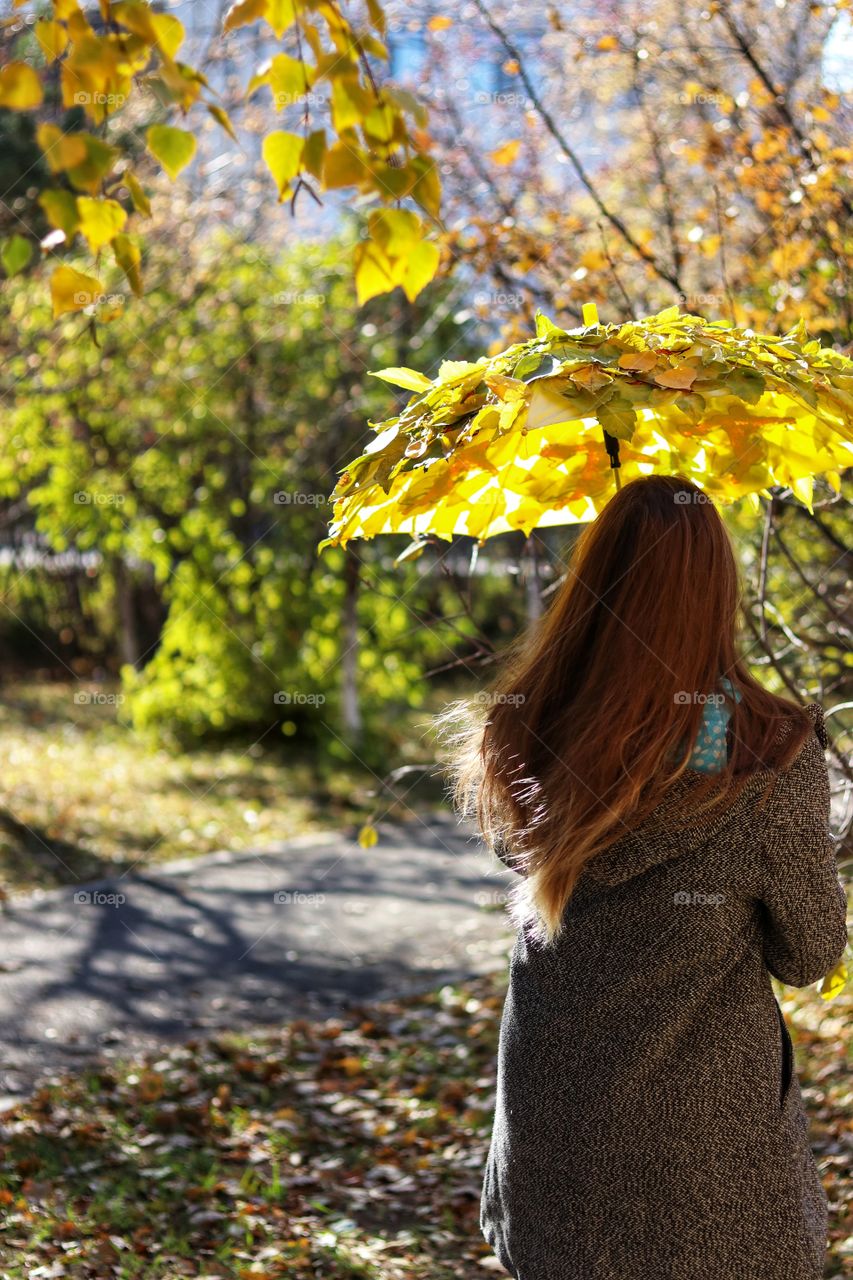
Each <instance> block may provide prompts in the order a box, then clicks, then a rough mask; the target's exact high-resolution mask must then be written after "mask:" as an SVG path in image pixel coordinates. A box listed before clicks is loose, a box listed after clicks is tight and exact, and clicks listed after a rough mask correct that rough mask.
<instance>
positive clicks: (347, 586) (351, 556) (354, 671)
mask: <svg viewBox="0 0 853 1280" xmlns="http://www.w3.org/2000/svg"><path fill="white" fill-rule="evenodd" d="M359 569H360V564H359V560H358V556H357V555H356V554H355V552H354V551H352V550H351V549H350V548H349V547H347V550H346V560H345V562H344V610H343V613H344V616H343V624H344V625H343V642H344V651H343V655H342V657H341V677H342V700H341V701H342V722H343V730H344V738H345V739H346V741H347V742H349V743H351V744H355V743H357V742H359V741H360V739H361V734H362V728H363V725H362V719H361V707H360V706H359V701H358V647H359V636H358V591H359V585H360V582H359Z"/></svg>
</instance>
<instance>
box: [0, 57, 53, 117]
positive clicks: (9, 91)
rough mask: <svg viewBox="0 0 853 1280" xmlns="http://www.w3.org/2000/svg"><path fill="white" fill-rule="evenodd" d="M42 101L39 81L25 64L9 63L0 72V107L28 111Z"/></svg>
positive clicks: (42, 96)
mask: <svg viewBox="0 0 853 1280" xmlns="http://www.w3.org/2000/svg"><path fill="white" fill-rule="evenodd" d="M43 99H44V90H43V89H42V86H41V80H39V78H38V76H37V75H36V73H35V71H33V69H32V67H31V66H29V65H28V64H27V63H26V62H10V63H8V65H7V66H5V67H4V68H3V70H2V71H0V107H8V108H9V110H10V111H30V110H31V109H32V108H33V107H38V106H40V105H41V103H42V101H43Z"/></svg>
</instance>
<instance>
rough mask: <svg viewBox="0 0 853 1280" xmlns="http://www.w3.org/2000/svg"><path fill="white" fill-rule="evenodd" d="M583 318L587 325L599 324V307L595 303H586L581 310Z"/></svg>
mask: <svg viewBox="0 0 853 1280" xmlns="http://www.w3.org/2000/svg"><path fill="white" fill-rule="evenodd" d="M581 316H582V319H583V322H584V324H585V325H593V324H598V307H597V306H596V305H595V303H594V302H585V303H584V304H583V307H582V308H581Z"/></svg>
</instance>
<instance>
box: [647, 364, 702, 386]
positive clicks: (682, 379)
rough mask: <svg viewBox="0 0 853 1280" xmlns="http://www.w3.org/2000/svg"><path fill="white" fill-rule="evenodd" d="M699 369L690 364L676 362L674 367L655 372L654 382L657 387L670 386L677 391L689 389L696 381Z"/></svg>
mask: <svg viewBox="0 0 853 1280" xmlns="http://www.w3.org/2000/svg"><path fill="white" fill-rule="evenodd" d="M698 373H699V370H698V369H697V368H696V366H695V365H692V364H677V365H676V366H675V368H674V369H663V370H662V371H661V372H660V373H656V374H655V382H656V383H657V384H658V386H659V387H670V388H672V389H677V390H679V391H689V390H690V388H691V387H692V386H693V383H694V382H695V381H696V377H697V375H698Z"/></svg>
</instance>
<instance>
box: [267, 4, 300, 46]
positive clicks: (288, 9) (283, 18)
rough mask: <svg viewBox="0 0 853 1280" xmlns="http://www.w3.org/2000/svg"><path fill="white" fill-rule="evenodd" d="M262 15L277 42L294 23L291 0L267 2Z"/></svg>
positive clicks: (294, 16) (294, 17)
mask: <svg viewBox="0 0 853 1280" xmlns="http://www.w3.org/2000/svg"><path fill="white" fill-rule="evenodd" d="M265 9H266V12H265V14H264V16H265V18H266V20H267V22H268V23H269V24H270V26H271V27H272V29H273V31H274V32H275V34H276V35H277V36H278V38H279V40H280V39H281V37H282V36H283V35H284V33H285V31H286V30H287V28H288V27H292V26H293V24H294V22H295V21H296V13H295V12H294V7H293V0H267V2H266V6H265Z"/></svg>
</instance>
